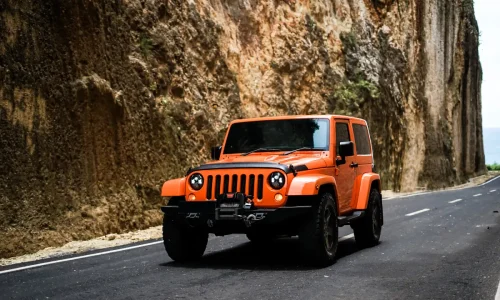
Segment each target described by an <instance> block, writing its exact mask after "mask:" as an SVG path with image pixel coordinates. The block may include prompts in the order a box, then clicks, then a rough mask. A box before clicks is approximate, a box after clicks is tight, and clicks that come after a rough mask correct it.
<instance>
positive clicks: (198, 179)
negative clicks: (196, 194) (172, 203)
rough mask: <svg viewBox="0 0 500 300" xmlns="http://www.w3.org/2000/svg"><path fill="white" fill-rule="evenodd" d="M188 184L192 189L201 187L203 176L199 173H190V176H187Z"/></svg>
mask: <svg viewBox="0 0 500 300" xmlns="http://www.w3.org/2000/svg"><path fill="white" fill-rule="evenodd" d="M189 185H190V186H191V187H192V188H193V190H196V191H198V190H200V189H201V188H202V187H203V176H202V175H201V174H199V173H196V174H193V175H191V177H189Z"/></svg>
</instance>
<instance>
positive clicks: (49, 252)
mask: <svg viewBox="0 0 500 300" xmlns="http://www.w3.org/2000/svg"><path fill="white" fill-rule="evenodd" d="M498 175H500V172H489V173H488V174H487V175H483V176H479V177H475V178H471V179H470V180H469V182H467V183H466V184H462V185H459V186H454V187H450V188H447V189H443V190H454V189H455V190H456V189H462V188H467V187H472V186H476V185H479V184H482V183H484V182H486V181H488V180H490V179H491V178H493V177H496V176H498ZM422 192H428V191H418V192H412V193H395V192H393V191H382V195H383V198H384V199H386V200H390V199H394V198H397V197H402V196H409V195H414V194H418V193H422ZM161 237H162V229H161V226H156V227H151V228H149V229H146V230H138V231H134V232H127V233H124V234H110V235H106V236H102V237H99V238H95V239H92V240H88V241H73V242H70V243H67V244H65V245H64V246H62V247H49V248H45V249H43V250H40V251H38V252H36V253H33V254H26V255H22V256H17V257H12V258H2V259H0V266H6V265H12V264H18V263H24V262H30V261H37V260H40V259H46V258H53V257H59V256H63V255H69V254H77V253H83V252H87V251H91V250H98V249H105V248H111V247H116V246H121V245H126V244H131V243H136V242H141V241H147V240H153V239H159V238H161Z"/></svg>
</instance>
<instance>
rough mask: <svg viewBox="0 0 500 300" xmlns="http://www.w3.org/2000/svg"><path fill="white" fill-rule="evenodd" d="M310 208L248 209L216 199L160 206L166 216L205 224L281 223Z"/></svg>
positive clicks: (303, 213)
mask: <svg viewBox="0 0 500 300" xmlns="http://www.w3.org/2000/svg"><path fill="white" fill-rule="evenodd" d="M311 209H312V207H311V206H294V207H280V208H250V209H246V208H242V207H235V208H232V207H231V208H230V207H218V205H217V202H216V201H207V202H187V201H180V202H179V203H178V205H175V206H174V205H172V206H162V208H161V210H162V211H163V213H164V214H165V216H166V217H168V218H172V219H176V220H180V221H183V220H187V221H190V220H192V221H200V222H207V224H210V223H211V222H212V224H213V222H218V221H243V222H245V223H246V224H247V225H254V224H258V225H267V224H275V223H282V222H286V221H289V220H293V219H295V218H297V217H301V216H304V215H307V214H309V213H310V212H311ZM210 221H211V222H210ZM247 227H249V226H247Z"/></svg>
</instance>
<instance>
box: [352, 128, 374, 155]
mask: <svg viewBox="0 0 500 300" xmlns="http://www.w3.org/2000/svg"><path fill="white" fill-rule="evenodd" d="M352 129H353V131H354V140H355V141H356V152H357V153H358V155H364V154H371V149H370V140H369V139H368V129H367V128H366V126H364V125H359V124H353V125H352Z"/></svg>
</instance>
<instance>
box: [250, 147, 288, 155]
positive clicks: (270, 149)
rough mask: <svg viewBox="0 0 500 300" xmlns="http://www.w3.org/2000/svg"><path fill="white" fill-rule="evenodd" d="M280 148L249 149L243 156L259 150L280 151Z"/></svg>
mask: <svg viewBox="0 0 500 300" xmlns="http://www.w3.org/2000/svg"><path fill="white" fill-rule="evenodd" d="M279 150H280V149H276V148H269V147H262V148H257V149H255V150H252V151H249V152H247V153H243V154H242V155H241V156H247V155H248V154H252V153H254V152H259V151H279Z"/></svg>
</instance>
